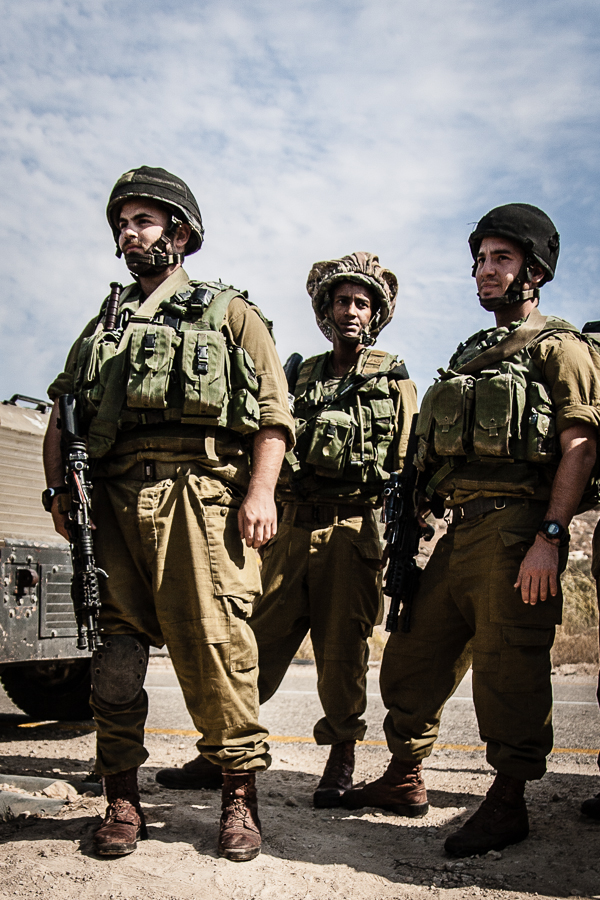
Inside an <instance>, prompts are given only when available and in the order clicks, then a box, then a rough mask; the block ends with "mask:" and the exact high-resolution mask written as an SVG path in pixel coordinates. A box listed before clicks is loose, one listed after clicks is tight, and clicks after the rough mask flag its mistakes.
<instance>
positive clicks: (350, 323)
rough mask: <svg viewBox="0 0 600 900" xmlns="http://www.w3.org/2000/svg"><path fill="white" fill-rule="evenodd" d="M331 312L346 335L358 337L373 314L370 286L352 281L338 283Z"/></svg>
mask: <svg viewBox="0 0 600 900" xmlns="http://www.w3.org/2000/svg"><path fill="white" fill-rule="evenodd" d="M331 313H332V315H333V319H334V322H335V324H336V325H337V327H338V328H339V330H340V331H341V333H342V334H343V335H344V336H345V337H348V338H356V337H358V336H359V335H360V333H361V331H362V330H363V328H365V327H366V326H367V325H368V324H369V322H370V321H371V317H372V315H373V308H372V301H371V295H370V293H369V291H368V288H365V287H363V286H362V285H361V284H354V283H353V282H352V281H343V282H342V283H341V284H338V285H337V287H335V288H334V290H333V297H332V302H331Z"/></svg>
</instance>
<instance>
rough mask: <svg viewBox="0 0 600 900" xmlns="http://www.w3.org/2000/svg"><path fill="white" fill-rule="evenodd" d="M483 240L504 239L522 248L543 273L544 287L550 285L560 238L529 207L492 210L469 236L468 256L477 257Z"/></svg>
mask: <svg viewBox="0 0 600 900" xmlns="http://www.w3.org/2000/svg"><path fill="white" fill-rule="evenodd" d="M484 237H505V238H508V239H509V240H511V241H515V242H516V243H517V244H520V245H521V247H523V248H524V250H525V253H526V255H527V256H531V257H533V259H535V260H536V262H538V263H539V264H540V265H541V266H542V268H543V269H544V280H543V281H542V282H541V283H542V284H544V283H545V282H547V281H552V279H553V278H554V272H555V271H556V263H557V261H558V254H559V250H560V236H559V234H558V232H557V230H556V227H555V225H554V222H553V221H552V219H551V218H550V217H549V216H547V215H546V213H545V212H543V211H542V210H541V209H539V208H538V207H537V206H532V205H531V204H529V203H507V204H505V205H504V206H496V207H495V208H494V209H491V210H490V211H489V212H488V213H486V215H485V216H483V218H482V219H480V221H479V222H478V223H477V225H476V226H475V228H474V229H473V231H472V232H471V234H470V235H469V246H470V248H471V255H472V256H473V259H474V260H475V261H477V254H478V253H479V248H480V247H481V242H482V240H483V239H484Z"/></svg>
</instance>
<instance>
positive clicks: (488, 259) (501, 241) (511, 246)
mask: <svg viewBox="0 0 600 900" xmlns="http://www.w3.org/2000/svg"><path fill="white" fill-rule="evenodd" d="M524 259H525V254H524V253H523V250H522V249H521V248H520V247H519V245H518V244H515V242H514V241H509V240H508V238H501V237H485V238H484V239H483V240H482V242H481V247H480V248H479V253H478V254H477V268H476V269H475V281H476V282H477V290H478V292H479V296H480V297H483V298H484V299H486V300H489V299H491V298H493V297H502V295H503V294H505V293H506V291H507V290H508V289H509V287H510V286H511V284H512V283H513V281H514V280H515V278H516V277H517V276H518V274H519V272H520V271H521V266H522V265H523V261H524Z"/></svg>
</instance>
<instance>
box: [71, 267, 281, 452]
mask: <svg viewBox="0 0 600 900" xmlns="http://www.w3.org/2000/svg"><path fill="white" fill-rule="evenodd" d="M131 291H132V292H134V291H135V287H133V288H132V289H131ZM128 296H131V293H130V294H126V293H125V292H124V294H123V295H122V300H123V301H124V302H122V303H121V305H120V318H119V321H118V322H117V327H116V329H115V330H114V331H105V330H104V328H103V323H102V310H101V313H100V316H99V321H98V324H97V327H96V329H95V331H94V334H93V335H91V336H90V337H88V338H85V339H84V340H83V341H82V344H81V347H80V350H79V355H78V360H77V366H76V371H75V395H76V397H77V399H78V402H79V409H80V421H82V424H83V427H84V429H85V430H86V431H87V432H88V443H89V450H90V455H91V456H96V457H98V456H103V455H104V454H105V453H106V452H107V451H108V450H109V449H110V447H111V446H112V444H113V443H114V441H115V438H116V435H117V432H118V430H119V429H122V430H126V429H130V428H134V427H135V426H136V425H139V424H155V423H158V422H178V423H181V424H189V425H204V426H209V427H217V426H222V427H225V428H230V429H232V430H233V431H236V432H239V433H240V434H249V433H251V432H254V431H257V430H258V428H259V426H260V411H259V406H258V401H257V399H256V398H257V394H258V379H257V377H256V369H255V366H254V362H253V360H252V359H251V357H250V355H249V354H248V353H247V352H246V350H244V348H243V347H238V346H236V345H233V344H231V342H230V341H229V340H228V338H227V336H226V334H224V333H223V331H222V330H221V329H222V325H223V320H224V318H225V315H226V312H227V308H228V306H229V304H230V302H231V301H232V300H233V299H234V297H238V296H243V295H241V294H240V292H239V291H236V290H234V289H233V288H226V287H225V285H223V284H218V283H204V282H195V281H191V282H189V284H188V285H186V286H185V288H184V289H183V290H180V291H178V292H177V293H176V294H174V295H173V296H171V297H169V298H168V299H166V300H163V301H162V302H161V303H160V305H159V307H158V310H157V311H156V313H155V314H154V315H153V316H152V318H151V319H149V320H147V321H139V322H136V321H135V310H134V311H133V312H132V310H131V309H128V306H127V297H128ZM244 300H245V302H246V303H250V301H248V300H247V299H246V297H245V296H244ZM255 309H256V307H255ZM257 312H259V315H261V318H263V321H264V322H265V323H266V324H267V326H268V327H269V328H270V323H268V322H266V320H265V319H264V317H262V314H261V313H260V311H258V310H257ZM129 319H132V321H131V322H130V321H129Z"/></svg>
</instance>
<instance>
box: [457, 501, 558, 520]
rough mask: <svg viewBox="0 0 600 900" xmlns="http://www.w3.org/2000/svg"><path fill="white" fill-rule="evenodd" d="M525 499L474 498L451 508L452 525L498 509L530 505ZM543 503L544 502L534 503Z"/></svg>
mask: <svg viewBox="0 0 600 900" xmlns="http://www.w3.org/2000/svg"><path fill="white" fill-rule="evenodd" d="M530 502H531V500H529V499H528V498H526V497H476V498H475V500H467V502H466V503H463V504H462V506H453V507H452V524H453V525H456V524H458V523H459V522H468V521H469V519H476V518H477V516H486V515H487V514H488V513H491V512H496V511H497V510H499V509H506V507H507V506H517V505H519V504H520V505H521V506H522V505H523V504H524V503H530ZM534 502H538V503H543V502H544V501H541V500H538V501H534Z"/></svg>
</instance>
